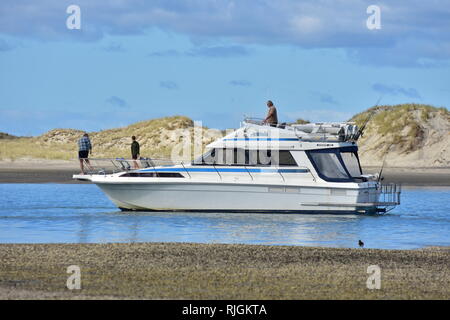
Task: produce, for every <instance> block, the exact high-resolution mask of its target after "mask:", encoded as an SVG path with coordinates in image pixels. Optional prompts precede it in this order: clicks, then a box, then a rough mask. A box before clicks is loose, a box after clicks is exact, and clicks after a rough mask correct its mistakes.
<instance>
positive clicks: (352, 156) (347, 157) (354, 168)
mask: <svg viewBox="0 0 450 320" xmlns="http://www.w3.org/2000/svg"><path fill="white" fill-rule="evenodd" d="M341 157H342V160H343V161H344V164H345V167H346V168H347V170H348V173H350V175H351V176H352V177H359V176H360V175H361V174H362V171H361V167H360V166H359V159H358V154H357V153H356V152H341Z"/></svg>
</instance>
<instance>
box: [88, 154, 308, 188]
mask: <svg viewBox="0 0 450 320" xmlns="http://www.w3.org/2000/svg"><path fill="white" fill-rule="evenodd" d="M82 161H83V165H84V172H85V174H88V175H92V174H105V175H106V174H113V173H118V172H126V171H132V170H138V169H145V168H150V169H152V168H153V169H154V170H155V172H157V171H156V168H157V167H158V169H160V168H161V167H164V166H175V165H179V166H181V167H182V168H183V169H184V172H185V173H186V174H187V176H188V177H189V178H192V176H191V173H190V172H189V170H187V167H191V165H192V163H193V160H170V159H158V158H141V159H137V160H134V159H125V158H114V159H112V158H111V159H105V158H103V159H99V158H89V159H88V158H86V159H82ZM199 165H201V164H199ZM208 166H209V167H212V168H213V169H214V171H213V172H215V173H216V174H217V177H218V178H219V180H222V179H223V178H224V177H223V176H222V175H221V174H220V172H219V170H218V168H221V167H222V166H218V165H216V164H208ZM239 167H243V168H244V169H245V171H246V172H247V173H248V175H249V177H250V179H251V180H252V181H253V180H255V176H254V175H252V173H251V169H252V168H254V166H247V165H242V166H239ZM296 168H298V167H296ZM301 169H305V170H307V171H306V172H308V173H309V174H310V175H311V177H312V179H313V180H314V181H315V180H316V179H315V177H314V175H313V173H312V172H311V171H310V170H309V169H308V168H306V167H301ZM274 173H275V174H277V175H279V176H280V178H281V180H282V181H283V182H285V181H286V177H285V176H284V175H283V174H282V173H281V172H280V171H278V170H277V171H275V172H274Z"/></svg>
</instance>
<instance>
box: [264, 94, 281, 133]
mask: <svg viewBox="0 0 450 320" xmlns="http://www.w3.org/2000/svg"><path fill="white" fill-rule="evenodd" d="M267 107H268V108H269V111H268V112H267V116H266V118H265V119H264V121H263V123H268V124H269V125H271V126H272V127H276V126H277V124H278V116H277V108H275V106H274V105H273V102H272V101H270V100H269V101H267Z"/></svg>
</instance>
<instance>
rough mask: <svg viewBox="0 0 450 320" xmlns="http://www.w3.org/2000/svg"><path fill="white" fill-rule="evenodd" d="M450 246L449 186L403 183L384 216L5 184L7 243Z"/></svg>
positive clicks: (1, 199) (1, 210)
mask: <svg viewBox="0 0 450 320" xmlns="http://www.w3.org/2000/svg"><path fill="white" fill-rule="evenodd" d="M359 239H362V240H363V241H364V242H365V243H366V247H369V248H390V249H394V248H395V249H413V248H420V247H424V246H450V188H411V189H406V190H404V192H403V194H402V204H401V205H400V206H399V207H398V208H396V209H395V210H394V211H392V212H391V213H389V214H386V215H384V216H359V215H346V216H338V215H301V214H281V215H280V214H238V213H231V214H225V213H158V212H156V213H155V212H152V213H123V212H121V211H119V210H117V209H116V208H115V207H114V205H112V203H111V202H110V201H109V200H108V199H107V198H106V196H104V195H103V193H102V192H101V191H100V190H99V189H98V188H97V187H96V186H95V185H76V184H72V185H62V184H61V185H58V184H0V243H62V242H70V243H85V242H143V241H155V242H168V241H170V242H173V241H175V242H206V243H248V244H276V245H285V244H286V245H302V246H328V247H356V243H357V241H358V240H359Z"/></svg>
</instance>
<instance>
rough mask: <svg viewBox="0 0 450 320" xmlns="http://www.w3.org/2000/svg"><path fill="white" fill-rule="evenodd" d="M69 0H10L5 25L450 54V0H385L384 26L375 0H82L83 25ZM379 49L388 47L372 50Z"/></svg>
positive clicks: (56, 33)
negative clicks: (70, 11) (71, 18)
mask: <svg viewBox="0 0 450 320" xmlns="http://www.w3.org/2000/svg"><path fill="white" fill-rule="evenodd" d="M69 4H71V3H70V1H53V0H40V1H34V0H23V1H16V0H2V1H1V2H0V33H2V34H6V35H9V36H11V35H12V36H19V37H32V38H38V39H45V40H67V39H68V40H88V41H92V40H98V39H100V38H102V37H103V36H105V35H117V34H120V35H123V34H142V33H144V32H145V31H146V30H148V29H151V28H159V29H162V30H166V31H170V32H177V33H182V34H185V35H188V36H189V37H191V39H197V40H198V39H202V38H204V39H213V40H220V39H223V38H226V39H227V40H231V42H234V43H235V44H241V45H243V44H250V43H251V44H254V43H258V44H265V45H272V44H288V45H295V46H300V47H303V48H318V47H321V48H324V47H327V48H344V49H347V50H349V53H350V55H349V57H350V58H352V59H355V61H359V62H362V63H375V64H391V65H402V64H404V65H419V61H421V60H424V59H425V60H426V59H429V60H435V61H442V60H448V59H449V58H450V51H449V50H448V48H447V47H448V45H446V44H448V43H450V33H449V32H448V30H450V3H449V2H448V1H447V0H435V1H433V2H432V3H430V2H427V1H422V0H396V1H395V2H394V1H389V0H381V1H378V2H377V5H379V6H380V7H381V25H382V29H381V30H376V31H373V30H372V31H371V30H368V29H367V28H366V23H365V22H366V19H367V18H368V15H367V13H366V9H367V7H368V6H369V5H371V4H373V1H369V0H345V1H343V0H340V1H331V0H330V1H326V0H323V1H317V0H302V1H297V0H252V1H245V0H241V1H229V0H215V1H206V0H189V1H181V0H179V1H176V0H159V1H156V0H155V1H142V0H129V1H119V0H115V1H108V2H106V1H100V0H77V5H79V6H80V8H81V16H82V29H81V30H78V31H77V32H74V31H70V30H67V28H66V27H65V23H64V22H65V18H66V13H65V9H66V7H67V6H68V5H69ZM403 48H407V49H403ZM374 49H376V50H374ZM377 50H378V51H379V52H380V53H381V54H380V55H375V54H371V53H373V52H376V51H377ZM399 56H400V58H399ZM402 56H405V57H402ZM405 58H406V59H405ZM429 65H430V64H427V66H429Z"/></svg>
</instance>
